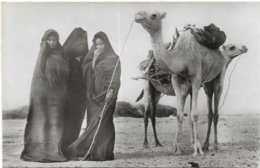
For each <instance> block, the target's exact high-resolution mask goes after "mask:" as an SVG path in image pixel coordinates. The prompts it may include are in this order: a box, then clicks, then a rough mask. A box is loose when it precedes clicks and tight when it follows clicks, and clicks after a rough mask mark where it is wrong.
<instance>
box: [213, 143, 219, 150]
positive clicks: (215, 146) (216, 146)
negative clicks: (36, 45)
mask: <svg viewBox="0 0 260 168" xmlns="http://www.w3.org/2000/svg"><path fill="white" fill-rule="evenodd" d="M214 149H215V151H218V150H219V148H218V144H217V143H214Z"/></svg>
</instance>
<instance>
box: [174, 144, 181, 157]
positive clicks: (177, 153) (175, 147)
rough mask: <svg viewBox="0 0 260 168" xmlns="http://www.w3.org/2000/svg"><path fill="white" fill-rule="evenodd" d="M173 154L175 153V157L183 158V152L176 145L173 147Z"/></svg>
mask: <svg viewBox="0 0 260 168" xmlns="http://www.w3.org/2000/svg"><path fill="white" fill-rule="evenodd" d="M173 152H174V155H176V156H181V155H182V153H183V152H182V151H181V149H180V148H179V147H177V145H175V146H174V147H173Z"/></svg>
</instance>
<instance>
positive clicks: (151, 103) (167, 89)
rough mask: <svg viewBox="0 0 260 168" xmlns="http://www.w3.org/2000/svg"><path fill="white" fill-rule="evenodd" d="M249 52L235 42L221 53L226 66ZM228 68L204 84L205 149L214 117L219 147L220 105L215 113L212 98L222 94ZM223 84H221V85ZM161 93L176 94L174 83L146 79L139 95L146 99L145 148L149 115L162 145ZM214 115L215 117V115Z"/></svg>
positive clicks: (224, 47) (223, 48) (157, 143)
mask: <svg viewBox="0 0 260 168" xmlns="http://www.w3.org/2000/svg"><path fill="white" fill-rule="evenodd" d="M245 52H247V49H246V47H245V46H237V45H233V44H229V45H226V46H222V48H221V53H222V54H223V55H224V56H225V57H226V63H225V66H226V68H227V67H228V65H229V64H230V62H231V61H232V60H233V59H234V58H236V57H237V56H239V55H241V54H243V53H245ZM225 72H226V69H225V68H223V72H221V73H220V74H219V76H217V78H215V79H213V80H212V81H210V82H207V83H205V85H204V86H203V88H204V91H205V93H206V95H207V99H208V103H207V105H208V131H207V136H206V140H205V143H204V147H203V149H204V150H208V146H209V136H210V130H211V129H210V128H211V124H212V119H214V120H213V121H214V131H215V134H214V135H215V138H214V139H215V141H214V148H215V149H217V143H218V142H217V122H218V110H217V109H218V106H217V105H216V104H215V105H214V113H213V110H212V98H213V94H221V93H218V92H219V91H220V90H219V89H218V88H219V87H223V82H224V81H223V80H220V79H224V77H222V76H223V75H225ZM220 85H221V86H220ZM161 94H165V95H168V96H175V92H174V90H173V88H172V85H171V84H170V83H169V84H159V83H158V82H155V81H153V80H150V79H146V80H145V81H144V88H143V90H142V92H141V94H140V95H139V96H138V98H137V100H136V101H139V100H141V99H142V98H143V99H144V112H143V114H144V130H145V131H144V132H145V134H144V143H143V146H144V148H147V147H148V146H149V145H148V140H147V126H148V117H150V119H151V121H152V127H153V132H154V139H155V146H162V145H161V144H160V142H159V139H158V137H157V133H156V119H155V116H156V112H157V111H156V107H157V104H158V102H159V100H160V98H161ZM213 116H214V117H213Z"/></svg>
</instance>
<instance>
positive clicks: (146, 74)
mask: <svg viewBox="0 0 260 168" xmlns="http://www.w3.org/2000/svg"><path fill="white" fill-rule="evenodd" d="M149 61H150V60H148V59H147V60H144V61H142V62H141V63H140V65H139V69H140V71H141V72H142V73H143V75H142V77H140V78H141V79H149V80H153V81H156V82H158V83H160V84H168V83H171V74H169V73H167V72H165V71H163V70H162V69H160V68H159V67H158V66H157V64H156V61H154V62H153V64H152V66H151V67H150V69H149V71H146V67H147V66H148V63H149Z"/></svg>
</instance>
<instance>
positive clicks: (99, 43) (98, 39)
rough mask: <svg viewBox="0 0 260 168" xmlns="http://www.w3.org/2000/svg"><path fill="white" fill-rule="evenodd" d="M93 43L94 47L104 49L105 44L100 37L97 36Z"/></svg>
mask: <svg viewBox="0 0 260 168" xmlns="http://www.w3.org/2000/svg"><path fill="white" fill-rule="evenodd" d="M95 45H96V49H99V50H100V51H104V49H105V44H104V42H103V40H102V39H100V38H97V39H96V44H95Z"/></svg>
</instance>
